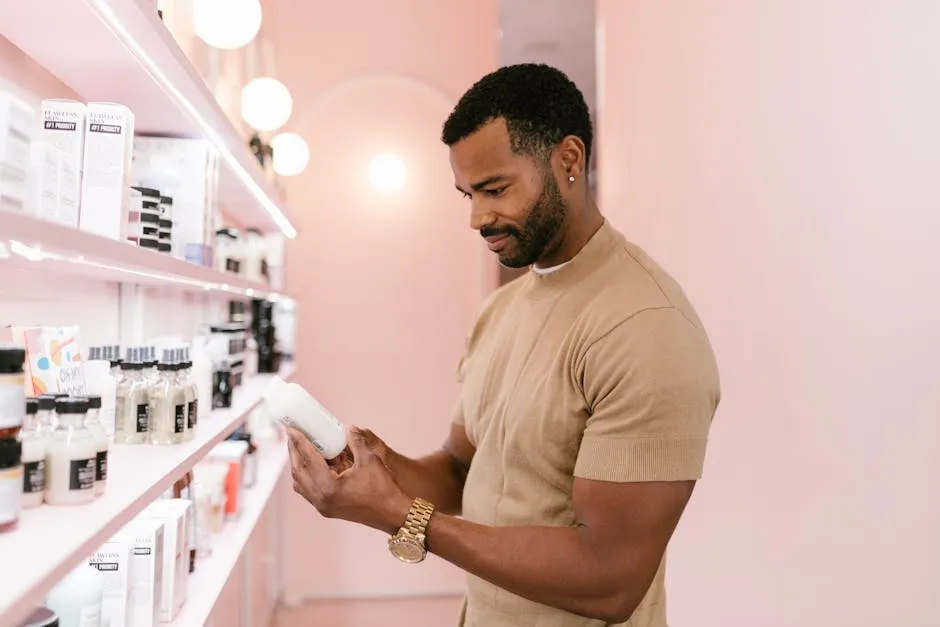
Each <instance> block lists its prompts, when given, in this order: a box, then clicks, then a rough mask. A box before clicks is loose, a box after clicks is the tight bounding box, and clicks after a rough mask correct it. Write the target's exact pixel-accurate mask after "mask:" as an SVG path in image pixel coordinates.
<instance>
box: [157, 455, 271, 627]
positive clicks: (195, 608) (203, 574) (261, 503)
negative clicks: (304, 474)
mask: <svg viewBox="0 0 940 627" xmlns="http://www.w3.org/2000/svg"><path fill="white" fill-rule="evenodd" d="M258 454H259V455H260V459H259V460H258V479H257V481H256V483H255V485H254V487H252V488H250V489H248V490H246V491H245V498H244V501H243V508H242V513H241V516H240V517H239V518H238V519H237V520H234V521H232V522H230V523H228V524H227V525H226V526H225V527H224V528H223V530H222V532H221V533H219V534H218V535H216V536H213V537H212V555H211V556H209V557H208V558H206V559H205V560H202V561H197V562H196V572H195V573H193V574H192V575H190V577H189V586H188V595H189V598H188V599H187V600H186V603H185V604H184V605H183V609H182V610H181V611H180V613H179V615H178V616H177V617H176V620H174V621H173V622H172V623H170V624H171V625H174V626H176V627H192V626H193V625H205V624H206V621H207V620H208V619H209V616H210V614H212V610H213V608H214V607H215V604H216V601H217V600H218V598H219V596H220V595H221V594H222V590H223V589H224V588H225V585H226V583H227V582H228V580H229V578H230V577H231V575H232V573H233V571H234V570H235V566H236V564H237V563H238V559H239V557H240V556H241V554H242V551H243V550H244V548H245V545H246V544H247V543H248V538H249V537H250V536H251V533H252V532H253V531H254V529H255V527H256V526H257V524H258V519H259V518H260V517H261V513H262V512H263V511H264V509H265V507H267V504H268V501H270V500H271V495H272V494H274V490H275V488H276V487H277V484H278V481H279V480H280V478H281V474H282V473H283V471H284V468H285V467H286V466H287V460H288V458H289V456H288V453H287V444H286V443H276V442H272V443H269V444H268V445H267V446H265V447H264V448H262V449H259V452H258Z"/></svg>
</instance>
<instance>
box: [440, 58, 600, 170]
mask: <svg viewBox="0 0 940 627" xmlns="http://www.w3.org/2000/svg"><path fill="white" fill-rule="evenodd" d="M499 118H502V119H504V120H505V121H506V126H507V127H508V129H509V138H510V141H511V142H512V150H513V152H516V153H519V154H526V155H531V156H534V157H537V158H547V157H548V155H549V153H550V152H551V150H552V149H554V148H555V147H556V146H557V145H558V144H560V143H561V140H562V139H564V138H565V137H567V136H568V135H574V136H576V137H579V138H580V139H581V141H582V142H584V149H585V155H584V160H585V170H586V169H587V165H588V162H589V161H590V157H591V144H592V143H593V140H594V131H593V129H592V128H591V114H590V113H589V112H588V108H587V104H586V103H585V102H584V96H583V95H582V94H581V91H580V90H579V89H578V88H577V86H576V85H575V84H574V83H573V82H571V80H570V79H569V78H568V77H567V76H566V75H565V73H564V72H562V71H561V70H558V69H556V68H553V67H551V66H549V65H545V64H541V63H523V64H519V65H507V66H504V67H501V68H499V69H498V70H496V71H495V72H491V73H490V74H487V75H486V76H484V77H483V78H481V79H480V80H479V81H477V82H476V83H475V84H474V85H473V87H471V88H470V89H468V90H467V92H466V93H465V94H464V95H463V96H461V98H460V101H459V102H458V103H457V106H456V107H454V110H453V111H452V112H451V114H450V116H449V117H448V118H447V121H446V122H444V129H443V131H442V133H441V140H442V141H443V142H444V143H445V144H447V145H448V146H453V145H454V144H456V143H457V142H459V141H460V140H462V139H464V138H466V137H468V136H469V135H472V134H473V133H475V132H476V131H478V130H479V129H480V128H481V127H482V126H484V125H485V124H487V123H488V122H491V121H493V120H497V119H499Z"/></svg>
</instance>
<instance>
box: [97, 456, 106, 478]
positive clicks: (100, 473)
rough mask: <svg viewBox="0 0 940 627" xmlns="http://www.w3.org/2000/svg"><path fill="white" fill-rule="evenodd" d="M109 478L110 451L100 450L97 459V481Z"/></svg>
mask: <svg viewBox="0 0 940 627" xmlns="http://www.w3.org/2000/svg"><path fill="white" fill-rule="evenodd" d="M107 480H108V451H98V456H97V458H96V459H95V481H107Z"/></svg>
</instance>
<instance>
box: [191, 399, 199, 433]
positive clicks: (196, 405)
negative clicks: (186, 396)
mask: <svg viewBox="0 0 940 627" xmlns="http://www.w3.org/2000/svg"><path fill="white" fill-rule="evenodd" d="M198 411H199V401H189V428H190V429H192V428H193V427H195V426H196V420H197V419H198V417H199V414H197V413H196V412H198Z"/></svg>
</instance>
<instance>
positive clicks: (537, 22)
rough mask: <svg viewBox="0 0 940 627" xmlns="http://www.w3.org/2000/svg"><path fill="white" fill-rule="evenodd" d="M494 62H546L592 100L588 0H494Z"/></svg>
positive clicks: (594, 98) (591, 7)
mask: <svg viewBox="0 0 940 627" xmlns="http://www.w3.org/2000/svg"><path fill="white" fill-rule="evenodd" d="M499 19H500V27H501V29H502V36H501V39H500V63H502V64H503V65H512V64H515V63H531V62H537V63H547V64H548V65H552V66H554V67H557V68H558V69H560V70H561V71H563V72H564V73H565V74H567V75H568V78H570V79H571V80H572V81H574V83H575V84H576V85H577V86H578V87H579V88H580V89H581V92H582V93H583V94H584V99H585V100H586V101H587V104H588V107H589V108H590V110H591V113H592V115H593V113H594V107H595V103H596V101H597V82H596V78H595V46H594V28H595V15H594V0H500V16H499Z"/></svg>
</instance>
